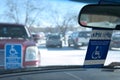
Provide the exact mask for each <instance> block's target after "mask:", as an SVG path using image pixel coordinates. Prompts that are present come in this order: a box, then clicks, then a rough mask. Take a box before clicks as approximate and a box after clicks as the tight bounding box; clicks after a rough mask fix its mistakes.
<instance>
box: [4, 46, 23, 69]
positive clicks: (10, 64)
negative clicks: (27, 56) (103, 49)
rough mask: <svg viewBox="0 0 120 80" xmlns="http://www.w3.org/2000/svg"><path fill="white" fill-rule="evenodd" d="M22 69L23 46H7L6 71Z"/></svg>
mask: <svg viewBox="0 0 120 80" xmlns="http://www.w3.org/2000/svg"><path fill="white" fill-rule="evenodd" d="M21 67H22V45H21V44H6V45H5V69H17V68H21Z"/></svg>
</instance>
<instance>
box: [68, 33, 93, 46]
mask: <svg viewBox="0 0 120 80" xmlns="http://www.w3.org/2000/svg"><path fill="white" fill-rule="evenodd" d="M90 34H91V31H76V32H73V33H72V34H71V35H70V36H69V38H68V46H69V47H70V46H74V48H78V47H80V46H85V45H87V44H88V42H89V39H90Z"/></svg>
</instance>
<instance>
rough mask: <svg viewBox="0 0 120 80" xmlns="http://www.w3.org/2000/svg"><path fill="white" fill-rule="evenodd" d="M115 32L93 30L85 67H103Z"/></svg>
mask: <svg viewBox="0 0 120 80" xmlns="http://www.w3.org/2000/svg"><path fill="white" fill-rule="evenodd" d="M112 32H113V30H93V32H92V34H91V39H90V41H89V45H88V49H87V53H86V57H85V61H84V67H87V68H88V67H90V68H93V67H103V66H104V62H105V60H106V56H107V53H108V49H109V45H110V42H111V37H112Z"/></svg>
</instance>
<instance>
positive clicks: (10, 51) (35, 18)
mask: <svg viewBox="0 0 120 80" xmlns="http://www.w3.org/2000/svg"><path fill="white" fill-rule="evenodd" d="M0 3H1V5H0V8H1V9H0V17H1V18H0V23H4V24H6V23H7V24H8V23H9V24H22V25H24V26H23V27H21V26H9V25H7V26H0V37H3V38H1V39H0V68H2V69H16V68H29V67H45V66H66V65H67V66H71V65H73V66H74V65H78V66H81V65H82V66H83V65H85V64H90V63H89V61H88V62H87V63H86V62H85V59H86V57H87V56H86V54H87V53H89V52H90V53H92V52H93V53H96V54H93V55H90V57H89V55H88V57H89V59H91V58H92V59H93V60H97V61H98V62H99V63H101V64H102V66H106V65H109V64H111V63H112V62H120V54H119V53H120V43H117V44H115V43H114V44H111V45H110V47H109V46H108V47H109V49H108V48H107V49H108V51H107V50H106V49H105V51H106V53H107V54H106V55H105V56H104V54H100V53H99V50H100V49H102V46H100V47H99V46H96V47H94V46H91V47H92V48H89V47H90V44H93V43H90V42H89V41H90V39H91V36H93V35H91V34H92V33H93V29H91V28H86V27H82V26H80V25H79V24H78V14H79V11H80V10H81V8H82V7H83V6H85V5H87V3H81V2H77V1H74V0H1V1H0ZM84 23H85V22H84ZM0 25H1V24H0ZM26 29H27V30H26ZM78 31H84V32H83V33H80V34H79V36H77V34H73V32H78ZM97 32H99V31H96V34H94V35H97ZM105 32H106V31H105ZM28 33H29V34H32V33H34V34H37V35H39V36H38V37H39V38H38V37H35V36H31V35H30V36H31V37H30V40H25V39H24V40H19V39H18V40H16V39H13V38H14V37H15V38H16V37H22V38H26V37H28ZM52 34H60V36H51V35H52ZM106 35H109V34H107V33H106ZM98 36H99V34H98ZM4 37H12V38H10V39H7V38H5V39H4ZM48 39H60V40H57V41H55V40H52V41H48ZM114 39H115V40H116V39H118V38H117V37H113V40H114ZM119 39H120V37H119ZM104 42H105V41H104ZM111 42H112V39H111ZM94 43H95V44H101V43H98V42H96V41H94ZM106 43H107V42H106ZM103 45H104V44H103ZM105 48H106V46H105ZM93 49H94V50H93ZM18 53H19V54H18ZM96 56H97V57H96ZM102 56H104V57H105V59H104V60H103V59H102V60H101V59H100V58H101V57H102ZM15 63H16V64H15ZM14 64H15V65H14Z"/></svg>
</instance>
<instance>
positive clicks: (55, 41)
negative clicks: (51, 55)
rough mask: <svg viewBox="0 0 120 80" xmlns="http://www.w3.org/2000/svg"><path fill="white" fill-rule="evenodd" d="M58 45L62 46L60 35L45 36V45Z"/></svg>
mask: <svg viewBox="0 0 120 80" xmlns="http://www.w3.org/2000/svg"><path fill="white" fill-rule="evenodd" d="M50 46H54V47H60V48H62V38H61V36H60V35H56V34H52V35H49V36H47V38H46V47H50Z"/></svg>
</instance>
